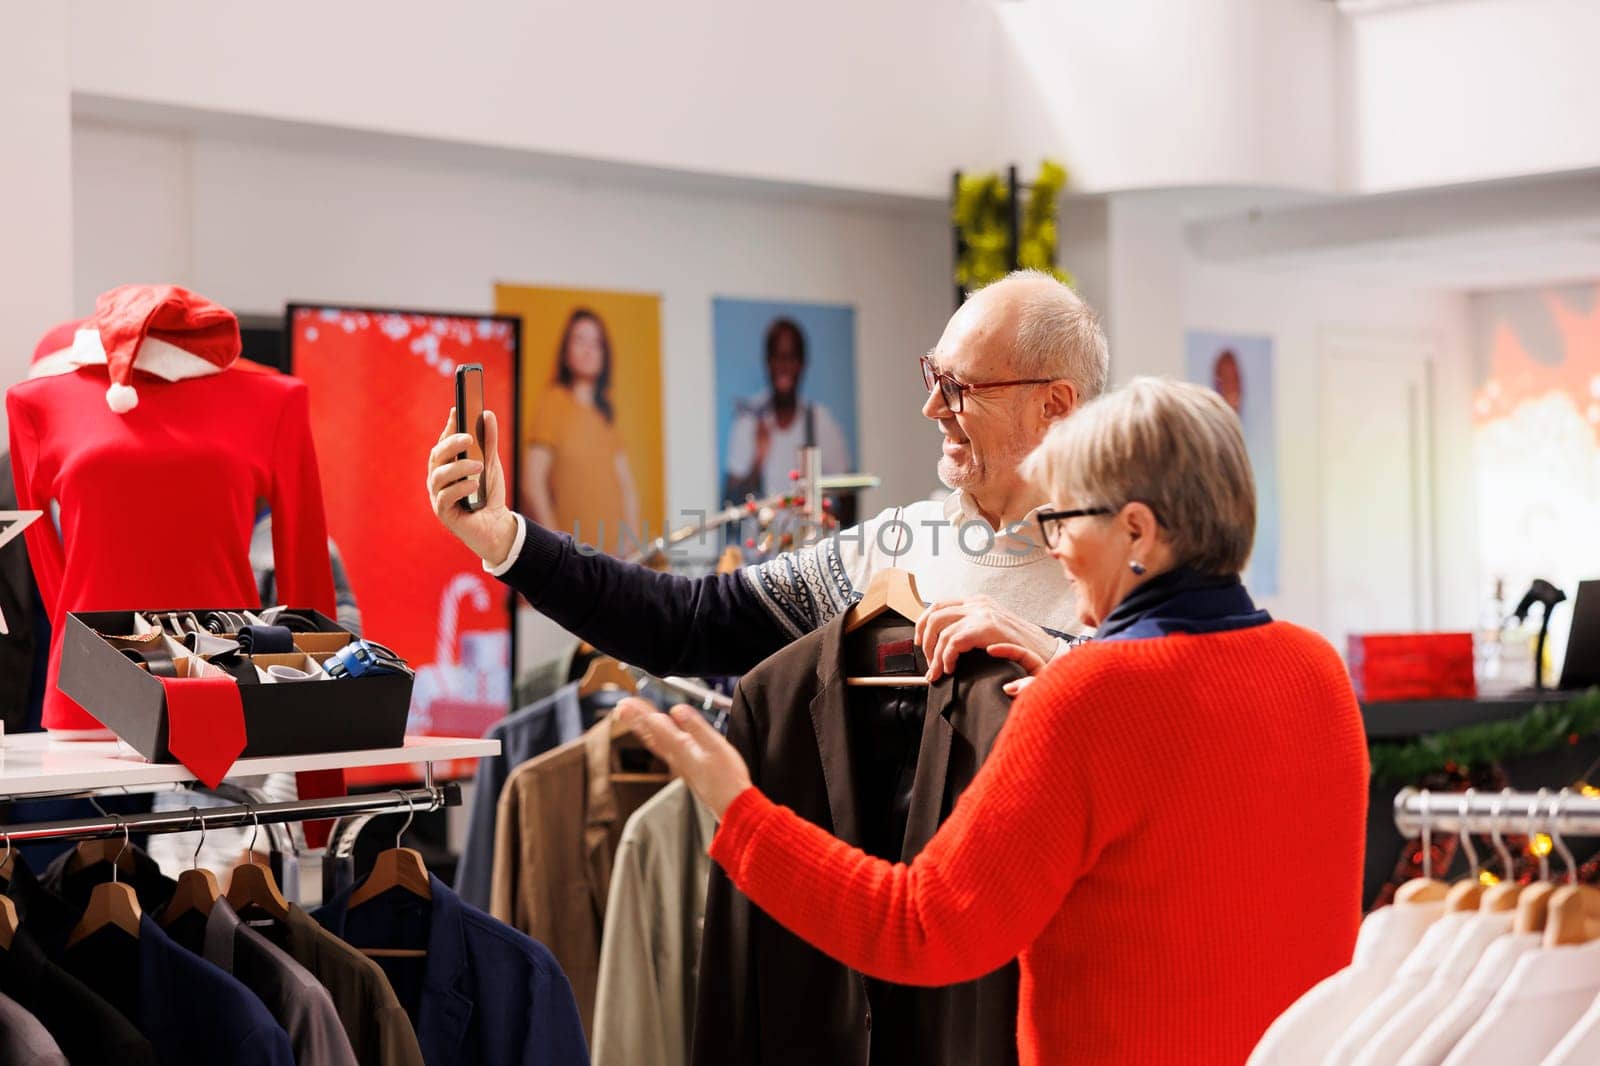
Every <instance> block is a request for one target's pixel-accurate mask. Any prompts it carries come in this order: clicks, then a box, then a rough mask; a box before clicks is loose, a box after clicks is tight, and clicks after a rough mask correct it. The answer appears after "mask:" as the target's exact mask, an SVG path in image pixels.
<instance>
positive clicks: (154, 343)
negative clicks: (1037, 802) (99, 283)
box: [72, 285, 239, 414]
mask: <svg viewBox="0 0 1600 1066" xmlns="http://www.w3.org/2000/svg"><path fill="white" fill-rule="evenodd" d="M72 354H73V358H74V359H75V360H77V362H78V365H80V366H81V365H87V364H89V363H100V362H103V363H105V364H106V369H107V372H108V373H109V374H110V376H111V387H110V388H109V389H107V390H106V403H107V405H109V406H110V408H111V409H112V410H113V411H115V412H117V413H118V414H127V413H128V412H129V411H131V410H133V409H134V408H135V407H137V406H138V404H139V394H138V393H137V392H135V391H134V388H133V371H134V367H135V366H137V367H138V368H139V369H140V370H143V371H146V372H148V373H152V374H156V375H158V376H160V377H163V378H166V379H167V380H168V381H181V380H183V379H185V378H192V377H198V376H200V375H202V374H215V373H218V372H220V371H223V370H226V369H227V368H228V367H230V366H232V365H233V363H234V361H235V360H237V359H238V358H239V319H238V318H237V317H235V315H234V313H233V312H232V311H230V310H228V309H227V308H226V307H223V306H222V305H221V304H216V303H212V302H211V301H210V300H208V299H206V298H205V297H204V296H201V295H199V294H197V293H192V292H190V291H189V290H188V289H181V288H179V287H178V286H176V285H122V286H119V287H118V288H115V289H112V290H111V291H110V292H107V293H102V294H101V295H100V298H99V299H98V300H96V301H95V305H94V315H93V316H92V317H91V318H90V319H89V320H88V322H87V324H86V326H85V328H83V329H80V330H79V331H78V333H77V336H76V337H75V338H74V339H73V352H72Z"/></svg>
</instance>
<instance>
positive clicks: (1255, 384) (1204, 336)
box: [1185, 330, 1279, 596]
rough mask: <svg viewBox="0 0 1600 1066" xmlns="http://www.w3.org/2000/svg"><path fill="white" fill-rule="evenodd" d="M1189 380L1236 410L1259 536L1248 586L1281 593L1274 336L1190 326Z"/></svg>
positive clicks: (1260, 591)
mask: <svg viewBox="0 0 1600 1066" xmlns="http://www.w3.org/2000/svg"><path fill="white" fill-rule="evenodd" d="M1185 348H1186V351H1185V366H1186V368H1187V369H1186V373H1187V375H1188V378H1189V380H1190V381H1194V382H1198V383H1199V384H1202V385H1209V386H1211V387H1212V388H1213V389H1215V390H1216V391H1217V393H1218V394H1219V395H1220V396H1221V397H1222V398H1223V399H1224V400H1226V401H1227V403H1228V406H1229V407H1231V408H1233V410H1234V412H1235V413H1236V414H1238V416H1239V421H1240V423H1241V424H1242V425H1243V427H1244V443H1245V447H1246V448H1247V449H1248V450H1249V452H1250V466H1251V469H1252V470H1253V471H1254V473H1255V479H1256V542H1255V550H1254V551H1253V552H1252V553H1251V555H1250V563H1249V565H1248V566H1246V567H1245V572H1244V583H1245V586H1246V587H1247V588H1248V589H1249V590H1250V591H1251V592H1252V593H1254V594H1255V595H1257V596H1276V595H1277V594H1278V537H1279V534H1278V437H1277V432H1278V430H1277V413H1276V412H1277V400H1276V394H1275V393H1274V391H1273V380H1272V377H1273V376H1272V338H1271V337H1261V336H1255V335H1252V334H1245V333H1207V332H1203V331H1199V330H1191V331H1190V332H1189V334H1188V337H1187V342H1186V345H1185Z"/></svg>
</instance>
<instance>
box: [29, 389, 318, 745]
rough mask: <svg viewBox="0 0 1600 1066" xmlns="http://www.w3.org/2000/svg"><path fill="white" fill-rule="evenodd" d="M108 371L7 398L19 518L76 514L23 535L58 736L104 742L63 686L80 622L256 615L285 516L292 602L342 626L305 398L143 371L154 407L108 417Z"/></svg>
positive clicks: (50, 721)
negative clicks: (251, 611)
mask: <svg viewBox="0 0 1600 1066" xmlns="http://www.w3.org/2000/svg"><path fill="white" fill-rule="evenodd" d="M107 383H108V375H107V371H106V368H105V367H104V366H85V367H81V368H80V369H78V370H76V371H73V372H72V373H68V374H62V375H60V376H57V377H45V378H37V379H35V380H32V381H25V382H22V383H20V384H17V385H13V386H12V387H11V388H10V389H9V390H8V391H7V392H6V414H7V416H8V418H9V419H10V430H11V462H12V468H13V473H14V476H15V478H16V483H17V499H18V505H19V506H20V507H22V508H24V509H42V510H48V509H49V507H50V504H51V501H55V502H57V503H59V504H60V507H61V523H60V525H61V533H60V535H59V536H58V535H57V533H56V526H55V524H54V523H52V522H50V521H48V520H44V521H39V522H35V523H34V524H33V526H32V527H31V528H30V529H29V530H28V531H27V533H26V534H24V536H25V537H26V538H27V544H28V555H29V558H30V559H31V561H32V563H33V570H34V573H35V575H36V576H37V579H38V582H39V591H40V593H41V595H42V598H43V600H44V605H45V610H46V611H47V612H48V614H49V616H50V623H51V626H52V627H53V630H54V633H53V636H52V639H51V648H50V673H49V683H48V686H47V688H46V691H45V703H44V724H45V727H46V728H48V729H50V730H51V731H53V732H55V731H64V732H72V731H88V730H100V729H101V726H100V724H99V723H98V722H97V721H95V719H94V718H93V717H91V716H90V715H89V714H88V713H87V712H86V711H84V710H83V708H81V707H79V706H78V705H77V704H76V703H74V702H73V701H72V700H70V699H68V698H67V697H66V695H64V694H63V693H61V692H60V691H58V690H57V689H56V675H57V669H58V667H59V665H60V659H61V637H62V632H63V629H64V625H63V623H64V622H65V620H66V616H67V614H68V613H69V612H74V611H120V610H136V609H145V608H156V609H160V608H208V607H239V606H257V605H259V604H260V593H259V592H258V590H257V588H256V582H255V575H254V573H253V572H252V570H251V569H250V552H249V549H250V531H251V528H252V527H253V526H254V524H255V520H256V513H257V507H258V503H259V502H260V501H265V502H266V504H267V505H268V506H269V507H271V509H272V516H273V522H272V531H273V549H274V551H275V553H276V558H277V563H276V565H277V583H278V590H279V591H278V599H279V600H280V601H281V602H282V603H285V604H289V605H291V606H296V607H310V608H313V609H315V610H318V611H321V612H323V613H324V614H326V615H328V616H330V617H332V616H333V614H334V592H333V572H332V569H331V567H330V565H329V563H328V531H327V523H326V519H325V518H324V516H323V509H322V484H321V481H320V479H319V477H318V475H317V456H316V451H315V448H314V447H313V445H312V441H311V428H310V422H309V417H308V404H307V395H306V387H305V385H304V383H302V382H300V381H297V380H295V379H294V378H289V377H284V376H282V375H279V374H275V373H261V372H257V371H254V370H249V369H244V368H242V367H236V368H232V369H228V370H224V371H221V372H220V373H213V374H208V375H205V376H201V377H194V378H190V379H188V380H183V381H166V380H163V379H162V378H159V377H156V376H153V375H150V374H146V373H143V372H139V371H136V372H135V384H136V385H137V388H138V394H139V403H138V406H137V407H135V408H134V409H132V410H130V411H128V412H126V413H124V414H118V413H116V412H114V411H112V410H110V409H109V408H108V407H107V405H106V388H107Z"/></svg>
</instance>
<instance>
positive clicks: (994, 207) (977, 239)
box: [950, 159, 1072, 289]
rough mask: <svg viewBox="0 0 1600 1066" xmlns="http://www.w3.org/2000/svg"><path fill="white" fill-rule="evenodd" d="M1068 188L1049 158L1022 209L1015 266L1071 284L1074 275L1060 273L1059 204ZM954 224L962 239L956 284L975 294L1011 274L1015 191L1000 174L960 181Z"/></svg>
mask: <svg viewBox="0 0 1600 1066" xmlns="http://www.w3.org/2000/svg"><path fill="white" fill-rule="evenodd" d="M1066 183H1067V171H1066V168H1065V167H1063V166H1062V165H1061V164H1059V163H1055V162H1052V161H1051V160H1048V159H1046V160H1045V161H1044V162H1043V163H1042V164H1040V166H1039V176H1038V178H1036V179H1035V180H1034V182H1033V185H1032V187H1031V192H1030V194H1029V195H1028V196H1027V197H1026V198H1025V199H1024V201H1023V203H1022V205H1021V208H1022V210H1021V215H1020V217H1019V219H1018V225H1017V264H1018V265H1019V266H1022V267H1027V268H1030V269H1033V270H1042V271H1044V272H1045V273H1047V274H1051V275H1053V276H1054V277H1057V278H1060V279H1061V280H1062V281H1064V282H1066V283H1067V284H1069V285H1070V284H1072V275H1070V274H1068V273H1066V272H1064V271H1062V270H1058V269H1057V268H1056V241H1057V236H1058V235H1057V232H1056V203H1057V201H1058V200H1059V199H1060V195H1061V190H1062V189H1063V188H1064V187H1065V186H1066ZM950 219H951V221H952V222H953V223H955V226H956V229H957V230H958V231H959V232H960V234H961V247H962V252H961V256H960V258H959V259H958V260H957V262H956V284H958V285H960V286H961V287H962V288H964V289H977V288H981V287H983V286H984V285H987V284H989V283H990V282H992V281H999V280H1000V279H1001V278H1003V277H1005V276H1006V275H1007V274H1008V273H1010V271H1011V248H1010V240H1011V191H1010V189H1009V188H1008V187H1007V184H1006V180H1005V179H1004V178H1002V177H1001V176H1000V175H999V174H963V175H961V178H960V180H959V181H957V182H956V191H955V200H954V202H953V203H952V204H951V205H950Z"/></svg>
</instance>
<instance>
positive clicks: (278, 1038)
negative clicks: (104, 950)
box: [138, 914, 294, 1066]
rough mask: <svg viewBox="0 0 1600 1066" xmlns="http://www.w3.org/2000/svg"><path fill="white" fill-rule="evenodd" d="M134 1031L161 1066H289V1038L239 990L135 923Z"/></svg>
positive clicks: (153, 929) (146, 920)
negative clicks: (136, 1025)
mask: <svg viewBox="0 0 1600 1066" xmlns="http://www.w3.org/2000/svg"><path fill="white" fill-rule="evenodd" d="M138 1021H139V1030H140V1032H142V1033H144V1035H145V1036H146V1037H148V1038H149V1039H150V1043H152V1044H154V1045H155V1049H156V1057H157V1058H159V1059H160V1060H161V1062H162V1064H163V1066H177V1064H185V1066H187V1064H189V1063H194V1064H195V1066H201V1064H212V1063H223V1062H226V1063H233V1064H236V1066H294V1049H293V1048H292V1047H290V1045H289V1034H288V1033H286V1032H284V1031H283V1028H282V1027H281V1026H279V1025H278V1023H277V1022H276V1021H274V1020H273V1017H272V1015H271V1014H268V1013H267V1008H266V1007H264V1006H262V1005H261V1001H260V1000H259V999H257V998H256V997H255V994H254V993H252V992H251V991H250V990H249V989H248V988H246V987H245V986H244V985H242V984H240V983H239V982H238V981H236V980H235V979H234V978H232V977H230V976H228V975H227V974H225V973H223V972H222V971H221V970H219V969H218V968H217V967H215V966H213V965H211V964H210V963H209V962H206V961H205V960H204V959H202V958H200V956H198V955H191V954H190V953H189V952H187V951H185V950H184V949H183V948H181V947H179V946H178V943H177V941H175V940H173V939H172V938H171V937H169V936H167V934H166V933H164V932H162V930H161V927H160V926H159V925H157V924H156V923H155V922H154V921H152V920H151V918H150V915H148V914H146V915H145V916H144V917H143V918H142V919H141V920H140V922H139V1019H138Z"/></svg>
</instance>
